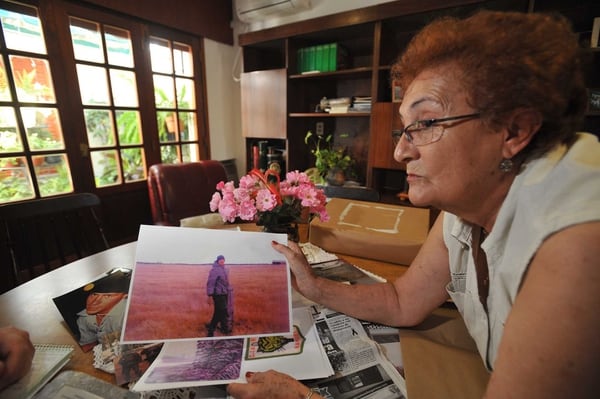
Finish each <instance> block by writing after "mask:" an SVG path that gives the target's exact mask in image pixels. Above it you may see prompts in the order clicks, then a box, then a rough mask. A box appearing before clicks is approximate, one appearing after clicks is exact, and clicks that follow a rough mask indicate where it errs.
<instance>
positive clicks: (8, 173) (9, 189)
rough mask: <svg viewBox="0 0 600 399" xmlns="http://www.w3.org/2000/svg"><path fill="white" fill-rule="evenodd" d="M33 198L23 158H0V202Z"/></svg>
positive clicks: (29, 177) (31, 184) (30, 182)
mask: <svg viewBox="0 0 600 399" xmlns="http://www.w3.org/2000/svg"><path fill="white" fill-rule="evenodd" d="M34 197H35V192H34V191H33V182H32V180H31V175H30V174H29V168H28V167H27V161H26V160H25V157H12V158H0V202H11V201H20V200H25V199H31V198H34Z"/></svg>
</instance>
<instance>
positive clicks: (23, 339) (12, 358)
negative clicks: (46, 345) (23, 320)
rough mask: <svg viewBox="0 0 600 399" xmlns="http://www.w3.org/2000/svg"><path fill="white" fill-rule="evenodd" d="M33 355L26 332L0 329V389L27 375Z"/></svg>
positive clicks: (8, 328) (13, 328) (11, 328)
mask: <svg viewBox="0 0 600 399" xmlns="http://www.w3.org/2000/svg"><path fill="white" fill-rule="evenodd" d="M34 353H35V348H34V347H33V344H32V343H31V341H30V340H29V333H28V332H27V331H24V330H19V329H18V328H15V327H3V328H0V389H3V388H4V387H6V386H8V385H10V384H12V383H13V382H16V381H17V380H18V379H19V378H21V377H23V376H24V375H25V374H27V372H28V371H29V369H30V368H31V361H32V360H33V354H34Z"/></svg>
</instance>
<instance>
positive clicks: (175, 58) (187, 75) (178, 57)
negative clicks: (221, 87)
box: [150, 37, 200, 163]
mask: <svg viewBox="0 0 600 399" xmlns="http://www.w3.org/2000/svg"><path fill="white" fill-rule="evenodd" d="M150 53H151V57H150V59H151V64H152V72H153V76H152V81H153V82H154V103H155V105H156V122H157V124H158V141H159V143H160V154H161V162H163V163H176V162H191V161H198V160H199V159H200V155H199V154H200V151H199V146H198V122H197V118H196V102H195V98H196V93H195V89H194V88H195V82H194V79H193V78H194V75H193V57H192V51H191V48H190V46H188V45H186V44H182V43H177V42H173V41H170V40H167V39H163V38H157V37H153V38H152V40H151V43H150Z"/></svg>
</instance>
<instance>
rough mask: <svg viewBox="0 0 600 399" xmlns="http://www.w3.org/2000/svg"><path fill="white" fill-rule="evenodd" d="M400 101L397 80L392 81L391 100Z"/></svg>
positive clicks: (400, 91)
mask: <svg viewBox="0 0 600 399" xmlns="http://www.w3.org/2000/svg"><path fill="white" fill-rule="evenodd" d="M401 101H402V89H401V88H400V84H399V83H398V81H396V80H394V81H392V102H394V103H399V102H401Z"/></svg>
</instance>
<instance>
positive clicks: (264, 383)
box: [227, 370, 321, 399]
mask: <svg viewBox="0 0 600 399" xmlns="http://www.w3.org/2000/svg"><path fill="white" fill-rule="evenodd" d="M246 381H248V383H247V384H242V383H232V384H229V386H228V387H227V393H228V394H229V395H231V396H233V397H234V398H236V399H254V398H261V399H280V398H281V399H290V398H297V399H305V398H311V399H317V398H321V396H319V395H317V394H313V395H311V393H312V391H311V390H310V389H309V388H308V387H307V386H306V385H303V384H302V383H301V382H299V381H298V380H295V379H293V378H292V377H290V376H289V375H287V374H282V373H279V372H277V371H273V370H269V371H265V372H261V373H252V372H248V373H246Z"/></svg>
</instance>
